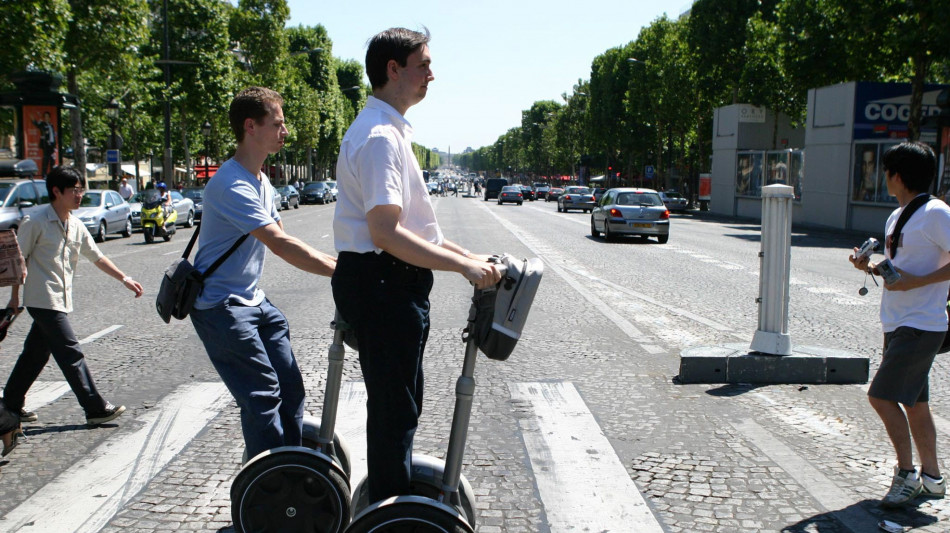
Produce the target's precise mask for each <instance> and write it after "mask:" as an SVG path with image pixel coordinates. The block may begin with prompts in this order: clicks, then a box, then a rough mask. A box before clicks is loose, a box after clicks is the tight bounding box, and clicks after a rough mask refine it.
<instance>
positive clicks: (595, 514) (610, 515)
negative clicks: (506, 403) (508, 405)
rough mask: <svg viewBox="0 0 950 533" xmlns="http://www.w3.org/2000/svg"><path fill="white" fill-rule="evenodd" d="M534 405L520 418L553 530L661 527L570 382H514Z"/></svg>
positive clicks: (648, 532)
mask: <svg viewBox="0 0 950 533" xmlns="http://www.w3.org/2000/svg"><path fill="white" fill-rule="evenodd" d="M510 389H511V397H512V399H513V400H515V401H520V402H526V403H528V404H529V405H530V409H531V416H530V417H529V418H524V419H521V420H520V421H519V424H520V425H521V429H522V436H523V438H524V442H525V447H526V448H527V451H528V457H529V459H530V460H531V469H532V471H533V472H534V476H535V480H536V481H537V486H538V493H539V494H540V496H541V501H542V502H543V503H544V511H545V514H546V515H547V518H548V525H549V527H550V529H551V532H552V533H562V532H577V531H590V532H601V531H636V532H638V533H653V532H656V533H661V532H662V531H663V528H662V527H660V523H659V522H658V521H657V519H656V517H654V516H653V513H652V512H651V510H650V508H649V507H648V506H647V504H646V501H644V499H643V496H642V495H641V494H640V491H639V489H637V486H636V484H634V482H633V481H632V480H631V479H630V475H629V474H628V473H627V470H626V469H625V468H624V466H623V464H622V463H621V462H620V459H619V458H618V457H617V454H616V452H614V449H613V447H612V446H611V445H610V442H609V441H608V440H607V438H606V437H605V436H604V433H603V431H601V429H600V426H598V425H597V422H596V420H594V416H593V415H592V414H591V412H590V410H588V409H587V406H586V405H585V404H584V400H582V399H581V397H580V395H579V394H578V393H577V390H576V389H575V388H574V386H573V385H572V384H571V383H512V384H511V385H510Z"/></svg>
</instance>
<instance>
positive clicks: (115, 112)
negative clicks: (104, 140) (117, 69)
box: [106, 98, 122, 186]
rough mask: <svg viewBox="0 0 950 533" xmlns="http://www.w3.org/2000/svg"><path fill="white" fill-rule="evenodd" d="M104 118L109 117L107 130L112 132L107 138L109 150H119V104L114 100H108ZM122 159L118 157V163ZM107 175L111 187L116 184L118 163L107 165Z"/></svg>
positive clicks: (120, 141)
mask: <svg viewBox="0 0 950 533" xmlns="http://www.w3.org/2000/svg"><path fill="white" fill-rule="evenodd" d="M106 116H107V117H109V129H110V130H111V131H112V135H110V136H109V149H111V150H119V149H121V148H122V140H121V139H120V138H119V135H118V134H117V133H116V131H115V130H116V124H115V122H116V120H118V118H119V102H118V100H116V99H115V98H113V99H111V100H109V103H108V104H106ZM121 160H122V158H121V157H119V161H121ZM109 175H110V176H111V177H112V184H113V186H115V185H117V183H118V175H119V163H109Z"/></svg>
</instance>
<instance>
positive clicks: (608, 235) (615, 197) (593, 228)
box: [590, 187, 670, 244]
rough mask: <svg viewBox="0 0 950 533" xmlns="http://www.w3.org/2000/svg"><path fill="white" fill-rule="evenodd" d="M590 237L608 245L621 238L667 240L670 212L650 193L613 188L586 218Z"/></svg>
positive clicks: (668, 236) (660, 241)
mask: <svg viewBox="0 0 950 533" xmlns="http://www.w3.org/2000/svg"><path fill="white" fill-rule="evenodd" d="M590 234H591V235H592V236H594V237H599V236H600V235H601V234H603V235H604V239H606V240H608V241H613V240H616V238H617V237H619V236H621V235H637V236H639V237H641V238H646V237H656V240H657V241H659V243H660V244H666V242H667V241H669V240H670V210H669V209H667V208H666V206H665V205H663V200H661V199H660V195H659V194H657V192H656V191H654V190H653V189H638V188H630V187H624V188H616V189H610V190H608V191H607V194H605V195H604V198H603V199H602V200H601V201H600V204H598V205H597V207H595V208H594V210H593V211H592V212H591V214H590Z"/></svg>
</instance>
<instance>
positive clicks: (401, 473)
mask: <svg viewBox="0 0 950 533" xmlns="http://www.w3.org/2000/svg"><path fill="white" fill-rule="evenodd" d="M331 283H332V286H333V299H334V301H335V302H336V306H337V310H338V311H339V312H340V315H341V316H342V317H343V319H344V320H346V321H347V322H348V323H349V324H350V325H351V326H352V327H353V328H354V329H355V331H356V338H357V342H358V344H359V349H360V352H359V355H360V368H361V369H362V371H363V379H364V381H365V382H366V396H367V401H366V467H367V470H368V472H369V475H368V476H367V477H368V488H369V494H368V496H369V500H370V502H375V501H379V500H382V499H385V498H388V497H390V496H398V495H403V494H409V481H410V467H411V460H412V440H413V437H415V434H416V427H417V426H418V425H419V415H420V414H421V413H422V392H423V385H424V383H425V380H424V376H423V372H422V354H423V352H424V351H425V347H426V341H427V340H428V338H429V291H431V290H432V271H431V270H427V269H424V268H418V267H415V266H412V265H409V264H407V263H404V262H402V261H400V260H398V259H396V258H395V257H393V256H391V255H389V254H385V253H384V254H380V255H377V254H375V253H372V252H371V253H368V254H357V253H352V252H342V253H340V254H339V257H338V258H337V266H336V271H335V272H334V274H333V279H332V282H331Z"/></svg>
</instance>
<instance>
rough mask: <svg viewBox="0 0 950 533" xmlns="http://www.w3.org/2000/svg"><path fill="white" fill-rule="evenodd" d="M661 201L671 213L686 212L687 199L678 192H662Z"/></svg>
mask: <svg viewBox="0 0 950 533" xmlns="http://www.w3.org/2000/svg"><path fill="white" fill-rule="evenodd" d="M660 199H661V200H663V204H664V205H665V206H666V208H667V209H669V210H670V211H686V198H683V195H681V194H680V193H678V192H676V191H666V192H661V193H660Z"/></svg>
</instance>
